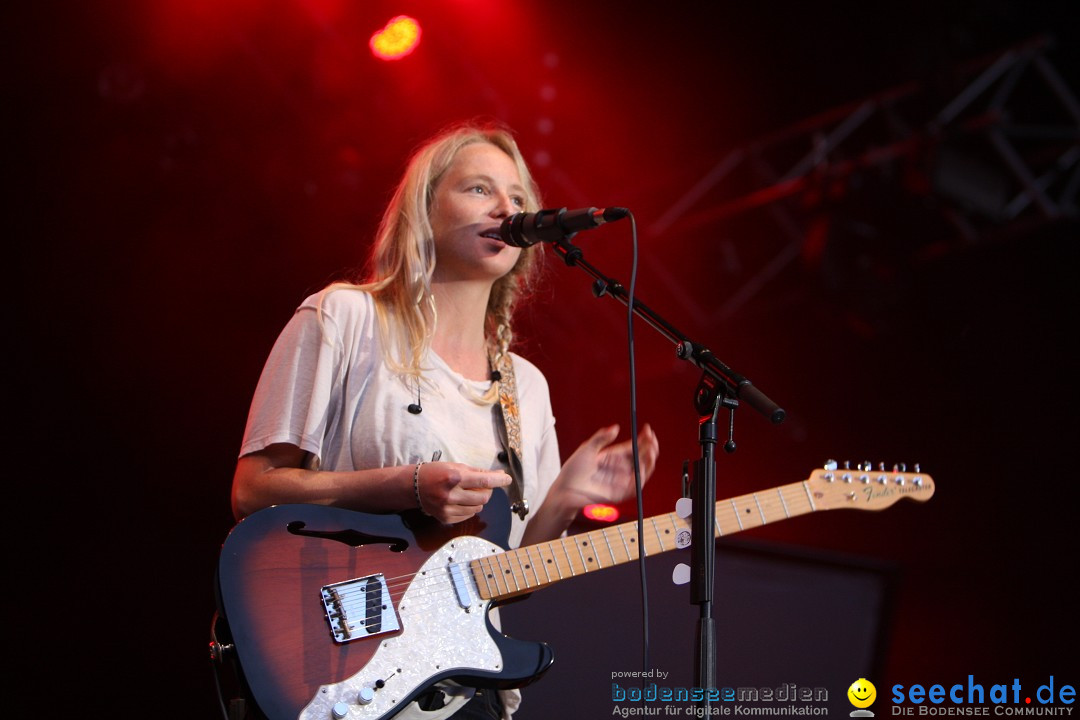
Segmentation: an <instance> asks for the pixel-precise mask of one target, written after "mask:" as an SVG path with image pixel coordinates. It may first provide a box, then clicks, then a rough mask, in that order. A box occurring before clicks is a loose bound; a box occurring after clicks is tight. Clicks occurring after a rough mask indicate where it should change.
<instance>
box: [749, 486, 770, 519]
mask: <svg viewBox="0 0 1080 720" xmlns="http://www.w3.org/2000/svg"><path fill="white" fill-rule="evenodd" d="M753 496H754V504H755V505H757V511H758V515H760V516H761V524H762V525H767V524H768V522H769V521H768V520H766V519H765V511H764V510H762V509H761V503H760V502H759V501H758V496H757V493H754V494H753Z"/></svg>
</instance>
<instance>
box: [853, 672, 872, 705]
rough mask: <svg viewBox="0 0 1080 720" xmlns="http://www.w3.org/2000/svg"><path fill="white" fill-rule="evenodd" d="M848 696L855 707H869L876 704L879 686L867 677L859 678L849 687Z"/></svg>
mask: <svg viewBox="0 0 1080 720" xmlns="http://www.w3.org/2000/svg"><path fill="white" fill-rule="evenodd" d="M847 697H848V700H850V701H851V704H852V705H854V706H855V707H857V708H867V707H870V706H871V705H873V704H874V699H875V698H876V697H877V688H875V687H874V683H872V682H870V681H869V680H867V679H866V678H859V679H858V680H856V681H855V682H853V683H851V687H849V688H848V689H847Z"/></svg>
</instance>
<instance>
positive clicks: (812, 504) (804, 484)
mask: <svg viewBox="0 0 1080 720" xmlns="http://www.w3.org/2000/svg"><path fill="white" fill-rule="evenodd" d="M802 486H803V490H805V491H806V499H807V500H809V501H810V510H811V512H812V511H814V510H817V508H816V507H814V496H813V495H811V494H810V486H809V485H808V484H807V483H806V481H805V480H804V481H803V484H802Z"/></svg>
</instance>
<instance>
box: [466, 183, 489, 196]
mask: <svg viewBox="0 0 1080 720" xmlns="http://www.w3.org/2000/svg"><path fill="white" fill-rule="evenodd" d="M487 191H488V189H487V188H486V187H484V186H483V185H473V186H471V187H470V188H469V192H471V193H474V194H476V195H487Z"/></svg>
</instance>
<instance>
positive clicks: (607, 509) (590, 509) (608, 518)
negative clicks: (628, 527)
mask: <svg viewBox="0 0 1080 720" xmlns="http://www.w3.org/2000/svg"><path fill="white" fill-rule="evenodd" d="M581 513H582V514H583V515H584V516H585V517H587V518H588V519H589V520H596V521H597V522H615V521H616V520H618V519H619V509H618V508H616V507H615V506H613V505H586V506H585V508H584V509H583V510H582V511H581Z"/></svg>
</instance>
